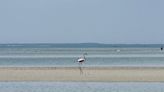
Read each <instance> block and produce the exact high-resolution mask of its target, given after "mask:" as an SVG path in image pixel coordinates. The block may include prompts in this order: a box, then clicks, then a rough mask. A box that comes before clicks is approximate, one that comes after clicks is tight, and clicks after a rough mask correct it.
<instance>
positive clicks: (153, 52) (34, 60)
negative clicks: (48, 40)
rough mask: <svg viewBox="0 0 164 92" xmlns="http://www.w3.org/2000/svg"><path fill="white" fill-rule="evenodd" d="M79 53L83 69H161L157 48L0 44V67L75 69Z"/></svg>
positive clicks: (163, 57)
mask: <svg viewBox="0 0 164 92" xmlns="http://www.w3.org/2000/svg"><path fill="white" fill-rule="evenodd" d="M83 53H88V55H87V56H86V59H87V60H86V62H85V64H84V66H97V67H98V66H164V51H161V50H160V45H109V46H108V45H107V46H106V45H105V46H103V45H95V44H94V45H92V44H91V45H90V44H89V45H88V44H87V45H79V44H78V45H77V46H76V45H75V46H73V45H72V44H62V45H61V44H60V45H59V44H57V45H54V44H1V45H0V67H6V66H8V67H10V66H19V67H21V66H22V67H24V66H27V67H28V66H39V67H46V66H65V67H67V66H68V67H69V66H78V64H77V63H75V62H74V61H76V60H77V58H78V57H80V56H82V54H83Z"/></svg>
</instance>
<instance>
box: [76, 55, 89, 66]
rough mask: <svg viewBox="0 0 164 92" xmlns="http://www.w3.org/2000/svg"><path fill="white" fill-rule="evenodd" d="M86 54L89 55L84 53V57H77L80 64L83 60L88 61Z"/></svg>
mask: <svg viewBox="0 0 164 92" xmlns="http://www.w3.org/2000/svg"><path fill="white" fill-rule="evenodd" d="M85 55H87V53H84V54H83V56H82V57H80V58H78V59H77V62H78V63H79V64H82V63H83V62H85V61H86V58H85Z"/></svg>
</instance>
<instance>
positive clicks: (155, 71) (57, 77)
mask: <svg viewBox="0 0 164 92" xmlns="http://www.w3.org/2000/svg"><path fill="white" fill-rule="evenodd" d="M0 81H74V82H75V81H89V82H164V67H85V68H84V67H83V68H81V69H80V68H79V67H0Z"/></svg>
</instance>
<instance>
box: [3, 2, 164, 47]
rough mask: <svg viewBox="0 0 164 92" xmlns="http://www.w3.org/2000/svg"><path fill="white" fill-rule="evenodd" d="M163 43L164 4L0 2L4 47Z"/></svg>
mask: <svg viewBox="0 0 164 92" xmlns="http://www.w3.org/2000/svg"><path fill="white" fill-rule="evenodd" d="M89 42H92V43H107V44H158V43H164V0H0V43H89Z"/></svg>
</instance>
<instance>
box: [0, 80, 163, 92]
mask: <svg viewBox="0 0 164 92" xmlns="http://www.w3.org/2000/svg"><path fill="white" fill-rule="evenodd" d="M0 92H164V83H135V82H134V83H133V82H132V83H101V82H0Z"/></svg>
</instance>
